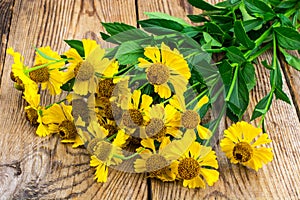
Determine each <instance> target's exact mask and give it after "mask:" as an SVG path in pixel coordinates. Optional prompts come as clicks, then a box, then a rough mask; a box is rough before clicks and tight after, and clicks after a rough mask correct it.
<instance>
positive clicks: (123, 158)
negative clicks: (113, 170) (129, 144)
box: [113, 147, 146, 160]
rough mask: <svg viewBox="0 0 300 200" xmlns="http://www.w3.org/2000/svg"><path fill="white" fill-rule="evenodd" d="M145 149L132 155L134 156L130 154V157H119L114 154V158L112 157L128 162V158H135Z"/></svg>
mask: <svg viewBox="0 0 300 200" xmlns="http://www.w3.org/2000/svg"><path fill="white" fill-rule="evenodd" d="M145 149H146V148H144V147H143V148H141V149H140V150H139V151H138V152H136V153H134V154H132V155H130V156H127V157H126V156H120V155H117V154H114V156H113V157H115V158H120V159H122V160H129V159H130V158H133V157H135V156H137V155H139V154H140V153H141V152H142V151H144V150H145Z"/></svg>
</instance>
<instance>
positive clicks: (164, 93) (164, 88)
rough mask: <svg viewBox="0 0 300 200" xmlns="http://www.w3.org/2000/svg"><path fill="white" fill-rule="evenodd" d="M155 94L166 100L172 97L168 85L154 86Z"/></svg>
mask: <svg viewBox="0 0 300 200" xmlns="http://www.w3.org/2000/svg"><path fill="white" fill-rule="evenodd" d="M154 92H156V93H158V95H159V96H160V97H161V98H165V99H167V98H169V97H170V96H171V90H170V88H169V86H168V85H167V84H166V83H165V84H162V85H154Z"/></svg>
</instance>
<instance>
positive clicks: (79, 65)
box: [74, 62, 82, 77]
mask: <svg viewBox="0 0 300 200" xmlns="http://www.w3.org/2000/svg"><path fill="white" fill-rule="evenodd" d="M81 65H82V62H79V63H78V64H77V65H76V67H75V68H74V75H75V77H76V76H77V74H78V72H79V69H80V67H81Z"/></svg>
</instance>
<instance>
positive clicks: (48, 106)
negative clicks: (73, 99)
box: [45, 99, 67, 109]
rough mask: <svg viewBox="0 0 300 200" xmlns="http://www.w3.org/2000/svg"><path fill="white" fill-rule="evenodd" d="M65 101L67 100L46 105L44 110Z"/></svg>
mask: <svg viewBox="0 0 300 200" xmlns="http://www.w3.org/2000/svg"><path fill="white" fill-rule="evenodd" d="M66 100H67V99H62V100H60V101H58V102H55V103H51V104H49V105H47V106H46V107H45V109H48V108H50V107H51V106H53V105H54V104H61V103H62V102H64V101H66Z"/></svg>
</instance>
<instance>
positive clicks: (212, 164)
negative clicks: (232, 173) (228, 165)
mask: <svg viewBox="0 0 300 200" xmlns="http://www.w3.org/2000/svg"><path fill="white" fill-rule="evenodd" d="M216 158H217V156H216V153H215V152H214V151H212V149H211V147H206V146H202V145H201V144H199V143H198V142H193V143H192V144H191V146H190V147H189V149H188V150H187V151H186V152H185V153H184V155H183V156H182V157H181V158H179V159H178V161H176V165H177V171H178V172H177V173H178V178H179V179H181V180H183V186H184V187H189V188H205V187H206V183H207V185H209V186H212V185H213V184H214V183H215V182H217V181H218V179H219V172H218V171H217V169H218V161H217V160H216ZM205 182H206V183H205Z"/></svg>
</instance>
